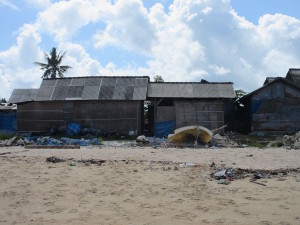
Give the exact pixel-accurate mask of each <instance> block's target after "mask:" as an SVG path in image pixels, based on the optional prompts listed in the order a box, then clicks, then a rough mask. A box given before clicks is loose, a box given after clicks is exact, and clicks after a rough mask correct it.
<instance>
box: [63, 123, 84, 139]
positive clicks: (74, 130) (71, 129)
mask: <svg viewBox="0 0 300 225" xmlns="http://www.w3.org/2000/svg"><path fill="white" fill-rule="evenodd" d="M81 130H82V126H81V125H80V124H79V123H69V124H68V127H67V132H66V133H67V135H68V136H69V137H72V136H74V135H76V134H79V132H80V131H81Z"/></svg>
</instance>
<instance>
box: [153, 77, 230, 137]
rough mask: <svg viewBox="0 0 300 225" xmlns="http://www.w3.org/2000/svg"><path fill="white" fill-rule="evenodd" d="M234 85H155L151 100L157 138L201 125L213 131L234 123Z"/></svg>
mask: <svg viewBox="0 0 300 225" xmlns="http://www.w3.org/2000/svg"><path fill="white" fill-rule="evenodd" d="M234 98H235V92H234V89H233V83H209V82H177V83H176V82H163V83H161V82H156V83H155V82H152V83H149V84H148V100H150V101H151V102H152V105H153V113H152V114H153V118H152V119H153V121H154V124H155V125H154V127H155V131H154V133H155V136H163V135H166V134H168V133H172V132H173V131H174V129H177V128H180V127H184V126H189V125H200V126H204V127H206V128H208V129H210V130H214V129H217V128H219V127H222V126H223V125H224V124H227V125H229V126H230V125H232V124H233V123H234V118H233V115H234V106H233V100H234Z"/></svg>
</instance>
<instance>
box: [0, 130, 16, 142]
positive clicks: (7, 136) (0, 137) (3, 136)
mask: <svg viewBox="0 0 300 225" xmlns="http://www.w3.org/2000/svg"><path fill="white" fill-rule="evenodd" d="M14 136H15V134H6V133H1V132H0V140H6V139H11V138H12V137H14Z"/></svg>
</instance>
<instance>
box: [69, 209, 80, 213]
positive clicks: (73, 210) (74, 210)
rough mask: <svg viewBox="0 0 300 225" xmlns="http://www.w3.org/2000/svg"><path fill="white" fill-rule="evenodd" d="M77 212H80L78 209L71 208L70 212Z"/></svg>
mask: <svg viewBox="0 0 300 225" xmlns="http://www.w3.org/2000/svg"><path fill="white" fill-rule="evenodd" d="M76 212H78V210H77V209H71V210H70V211H69V213H76Z"/></svg>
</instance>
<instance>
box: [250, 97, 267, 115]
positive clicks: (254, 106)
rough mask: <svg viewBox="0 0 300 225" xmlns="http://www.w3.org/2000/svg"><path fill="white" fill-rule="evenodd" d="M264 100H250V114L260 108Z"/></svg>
mask: <svg viewBox="0 0 300 225" xmlns="http://www.w3.org/2000/svg"><path fill="white" fill-rule="evenodd" d="M263 102H264V100H263V99H260V100H253V101H252V102H251V109H250V110H251V114H253V113H256V112H257V110H258V109H259V108H260V106H261V104H262V103H263Z"/></svg>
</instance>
